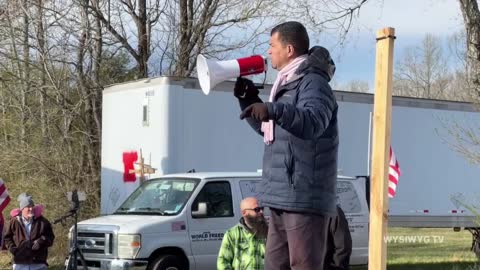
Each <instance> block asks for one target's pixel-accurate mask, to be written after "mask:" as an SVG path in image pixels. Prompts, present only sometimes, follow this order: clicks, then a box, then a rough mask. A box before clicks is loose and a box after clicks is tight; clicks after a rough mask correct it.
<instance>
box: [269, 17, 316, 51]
mask: <svg viewBox="0 0 480 270" xmlns="http://www.w3.org/2000/svg"><path fill="white" fill-rule="evenodd" d="M275 33H278V37H279V39H280V41H281V42H282V44H283V45H287V44H290V45H292V46H293V48H295V53H296V54H297V56H299V55H302V54H307V53H308V48H309V47H310V39H309V38H308V33H307V29H305V26H303V24H301V23H299V22H295V21H290V22H284V23H282V24H279V25H277V26H275V27H274V28H273V29H272V32H271V33H270V36H273V34H275Z"/></svg>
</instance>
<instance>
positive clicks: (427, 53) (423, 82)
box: [393, 34, 452, 99]
mask: <svg viewBox="0 0 480 270" xmlns="http://www.w3.org/2000/svg"><path fill="white" fill-rule="evenodd" d="M394 72H395V74H394V79H395V80H394V88H393V91H394V94H396V95H402V96H410V97H420V98H433V99H446V98H449V97H450V98H451V97H452V96H451V95H449V91H451V88H450V81H451V74H450V71H449V69H448V65H447V58H446V57H445V55H444V53H443V49H442V42H441V40H440V39H439V38H437V37H435V36H433V35H431V34H426V35H425V37H424V39H423V41H422V44H421V45H420V46H416V47H410V48H407V49H406V52H405V56H404V57H403V58H402V59H401V60H400V61H399V62H398V63H397V65H396V68H395V71H394Z"/></svg>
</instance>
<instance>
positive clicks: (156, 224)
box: [78, 215, 186, 234]
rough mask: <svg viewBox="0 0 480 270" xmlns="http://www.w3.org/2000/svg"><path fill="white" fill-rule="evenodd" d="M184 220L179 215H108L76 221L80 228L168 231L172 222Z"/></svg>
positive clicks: (147, 231)
mask: <svg viewBox="0 0 480 270" xmlns="http://www.w3.org/2000/svg"><path fill="white" fill-rule="evenodd" d="M182 221H183V222H184V224H186V222H185V221H184V220H183V219H181V218H180V217H179V216H147V215H108V216H101V217H97V218H92V219H87V220H84V221H81V222H79V223H78V226H79V228H80V229H82V228H84V229H87V230H95V228H99V229H100V228H102V227H108V228H115V227H116V230H117V231H118V233H143V234H145V233H168V232H171V231H172V227H173V224H174V223H175V224H178V223H181V222H182Z"/></svg>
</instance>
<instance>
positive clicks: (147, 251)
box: [77, 172, 368, 270]
mask: <svg viewBox="0 0 480 270" xmlns="http://www.w3.org/2000/svg"><path fill="white" fill-rule="evenodd" d="M260 179H261V175H260V173H245V172H240V173H186V174H174V175H166V176H162V177H160V178H155V179H152V180H149V181H146V182H145V183H143V184H142V185H141V186H140V187H139V188H138V189H137V190H135V191H134V192H133V193H132V194H131V195H130V197H129V198H128V199H127V200H126V201H125V202H124V203H123V204H122V205H121V207H120V208H119V209H118V210H117V211H116V212H115V213H114V214H112V215H107V216H102V217H98V218H94V219H89V220H85V221H82V222H80V223H79V224H78V234H77V235H78V247H79V248H80V249H81V251H82V252H83V255H84V257H85V261H86V263H87V265H88V269H147V267H148V269H155V270H166V269H169V270H174V269H190V270H203V269H205V270H211V269H216V261H217V254H218V250H219V248H220V244H221V241H222V237H223V235H224V233H225V231H226V230H227V229H228V228H230V227H232V226H234V225H235V224H236V223H238V221H239V219H240V217H241V213H240V211H239V208H240V201H241V200H242V198H244V197H248V196H252V195H253V192H254V189H255V185H256V184H257V183H258V182H259V181H260ZM364 186H365V185H364V182H363V181H362V180H360V179H355V178H348V177H339V178H338V186H337V190H338V199H339V201H340V204H341V206H342V208H343V210H344V211H345V215H346V217H347V219H348V221H349V225H350V230H351V233H352V239H353V254H352V257H351V264H353V265H357V264H366V263H367V257H368V207H367V202H366V199H365V189H364ZM266 215H267V216H268V211H267V212H266Z"/></svg>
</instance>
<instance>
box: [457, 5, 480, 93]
mask: <svg viewBox="0 0 480 270" xmlns="http://www.w3.org/2000/svg"><path fill="white" fill-rule="evenodd" d="M458 2H459V3H460V10H461V11H462V15H463V21H464V26H465V33H466V44H467V59H468V71H467V76H468V80H469V81H470V82H471V83H472V89H471V91H472V92H474V93H475V94H476V96H477V99H479V98H480V11H479V9H478V3H477V0H459V1H458Z"/></svg>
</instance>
